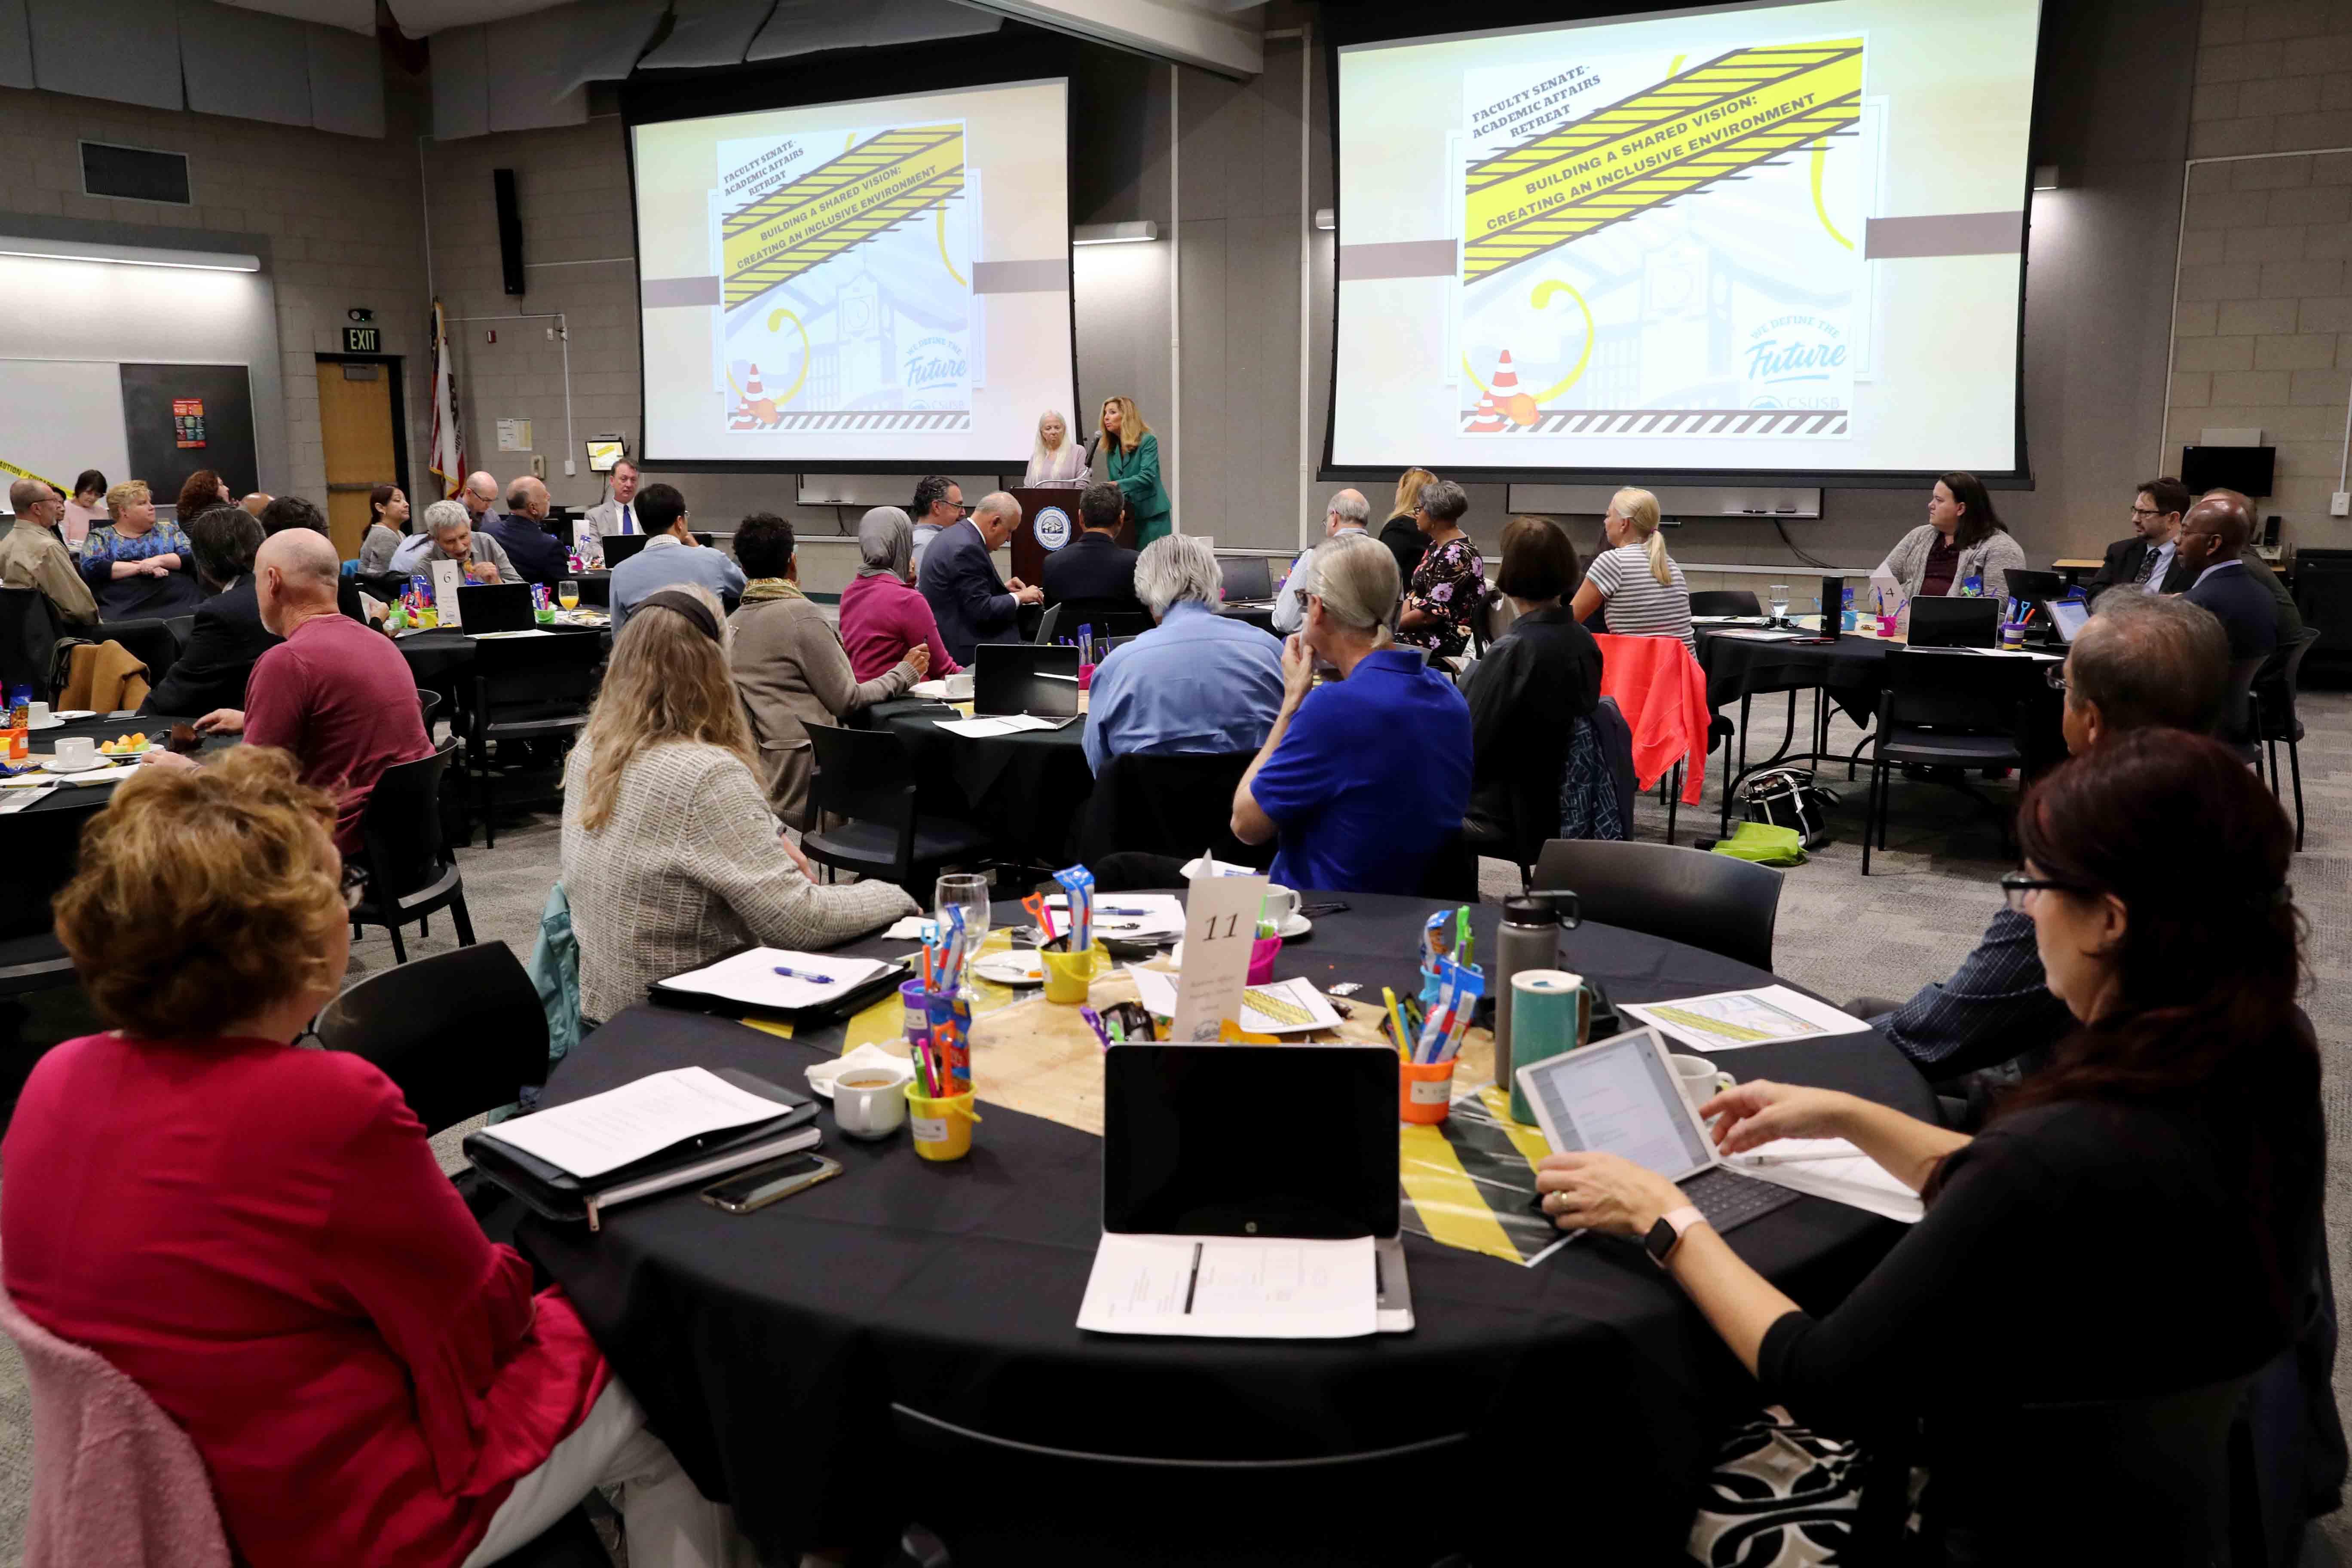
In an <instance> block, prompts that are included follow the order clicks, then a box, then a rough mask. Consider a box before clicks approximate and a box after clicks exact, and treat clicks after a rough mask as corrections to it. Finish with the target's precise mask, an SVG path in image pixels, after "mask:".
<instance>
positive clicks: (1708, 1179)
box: [1675, 1165, 1803, 1235]
mask: <svg viewBox="0 0 2352 1568" xmlns="http://www.w3.org/2000/svg"><path fill="white" fill-rule="evenodd" d="M1675 1185H1676V1186H1679V1187H1680V1188H1682V1190H1683V1195H1684V1196H1685V1197H1686V1198H1688V1199H1690V1201H1691V1205H1692V1206H1693V1207H1695V1208H1696V1209H1697V1210H1698V1212H1699V1213H1701V1214H1703V1215H1706V1223H1707V1224H1709V1225H1711V1226H1714V1227H1715V1229H1716V1233H1717V1235H1721V1234H1722V1233H1723V1232H1725V1231H1727V1230H1729V1229H1731V1228H1732V1227H1733V1226H1738V1225H1745V1224H1747V1223H1748V1221H1749V1220H1751V1219H1754V1218H1755V1217H1756V1216H1757V1215H1760V1214H1770V1213H1771V1212H1772V1211H1773V1210H1774V1209H1777V1208H1781V1207H1784V1206H1785V1205H1789V1204H1792V1203H1795V1202H1796V1201H1797V1199H1798V1198H1799V1197H1801V1196H1802V1195H1803V1194H1800V1193H1798V1192H1796V1191H1795V1190H1794V1189H1792V1188H1789V1187H1784V1186H1781V1185H1780V1184H1778V1183H1775V1182H1759V1181H1758V1180H1757V1179H1756V1178H1755V1177H1753V1176H1742V1175H1738V1174H1736V1173H1733V1172H1730V1171H1727V1170H1725V1169H1724V1168H1723V1167H1722V1166H1720V1165H1717V1166H1712V1167H1710V1168H1708V1169H1706V1170H1704V1171H1701V1172H1700V1173H1698V1174H1697V1175H1696V1176H1692V1177H1690V1178H1689V1179H1687V1180H1685V1181H1682V1182H1677V1183H1676V1184H1675Z"/></svg>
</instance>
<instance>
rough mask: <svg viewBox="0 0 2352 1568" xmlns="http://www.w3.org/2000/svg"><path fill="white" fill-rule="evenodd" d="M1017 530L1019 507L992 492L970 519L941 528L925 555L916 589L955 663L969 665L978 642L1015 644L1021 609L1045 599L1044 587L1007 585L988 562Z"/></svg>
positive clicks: (1020, 583)
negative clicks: (990, 555)
mask: <svg viewBox="0 0 2352 1568" xmlns="http://www.w3.org/2000/svg"><path fill="white" fill-rule="evenodd" d="M1020 526H1021V503H1020V502H1019V501H1017V500H1013V498H1012V497H1011V496H1009V495H1006V494H1005V493H1004V492H1003V490H994V491H992V492H990V494H989V495H988V496H987V497H985V498H984V499H983V500H982V501H981V503H980V505H979V506H977V507H975V508H973V509H972V513H971V516H970V517H968V518H965V519H964V520H963V521H961V522H958V523H956V524H954V525H953V526H952V527H950V528H945V529H942V530H941V531H940V532H939V534H938V535H937V537H935V538H933V539H932V541H931V543H930V548H929V549H928V550H926V551H924V552H923V565H922V569H921V571H920V572H919V573H918V574H917V576H916V584H915V585H916V586H917V587H919V588H920V589H921V590H922V594H923V597H924V599H925V600H927V601H928V602H929V605H930V606H931V617H932V618H933V619H934V620H936V621H938V622H939V624H940V643H941V645H943V646H944V647H946V648H947V650H948V652H949V653H950V654H951V655H953V656H954V658H955V661H956V662H957V663H958V664H970V663H971V661H972V658H973V654H974V650H975V649H977V648H978V647H980V645H981V644H982V643H984V642H1017V641H1019V640H1020V637H1021V606H1022V605H1034V604H1036V603H1038V602H1039V601H1041V600H1042V599H1044V598H1045V590H1044V589H1043V588H1033V587H1031V586H1030V585H1029V584H1026V583H1024V582H1023V581H1021V579H1020V578H1018V577H1015V578H1013V580H1012V581H1011V582H1010V583H1008V582H1006V581H1005V580H1004V579H1003V578H1002V577H1000V576H998V575H997V574H996V563H994V562H992V561H991V560H989V558H988V556H989V552H991V551H992V550H1002V549H1003V547H1004V545H1005V542H1007V541H1008V540H1010V539H1011V538H1012V537H1013V530H1014V529H1016V528H1018V527H1020Z"/></svg>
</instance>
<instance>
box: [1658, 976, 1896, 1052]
mask: <svg viewBox="0 0 2352 1568" xmlns="http://www.w3.org/2000/svg"><path fill="white" fill-rule="evenodd" d="M1617 1010H1618V1011H1619V1012H1621V1013H1630V1014H1631V1015H1633V1016H1634V1017H1636V1018H1639V1019H1640V1020H1641V1021H1642V1022H1643V1023H1644V1024H1651V1025H1654V1026H1656V1027H1657V1028H1658V1029H1660V1030H1662V1031H1663V1032H1664V1033H1665V1034H1666V1035H1668V1036H1669V1037H1673V1038H1675V1039H1677V1040H1680V1041H1681V1042H1682V1043H1683V1044H1684V1045H1686V1046H1691V1047H1696V1049H1699V1050H1702V1051H1731V1050H1738V1048H1739V1047H1742V1046H1762V1045H1769V1044H1770V1043H1771V1042H1773V1041H1775V1040H1810V1039H1819V1038H1822V1037H1824V1036H1828V1035H1859V1034H1861V1033H1862V1032H1863V1031H1864V1030H1865V1029H1867V1028H1869V1027H1870V1026H1869V1025H1867V1024H1865V1023H1864V1022H1863V1021H1862V1020H1861V1019H1859V1018H1854V1017H1850V1016H1847V1015H1845V1014H1843V1013H1841V1012H1839V1011H1838V1010H1837V1009H1836V1008H1834V1007H1832V1006H1831V1005H1829V1004H1828V1003H1826V1002H1816V1001H1814V1000H1813V999H1812V998H1811V997H1810V996H1807V995H1804V994H1801V993H1799V992H1796V991H1792V990H1790V988H1789V987H1788V986H1786V985H1765V986H1760V987H1759V988H1757V989H1756V990H1753V991H1718V992H1716V993H1715V994H1713V995H1709V996H1686V997H1684V998H1682V999H1681V1000H1679V1001H1674V1002H1621V1003H1619V1004H1618V1005H1617Z"/></svg>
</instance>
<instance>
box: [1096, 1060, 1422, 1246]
mask: <svg viewBox="0 0 2352 1568" xmlns="http://www.w3.org/2000/svg"><path fill="white" fill-rule="evenodd" d="M1396 1085H1397V1070H1396V1052H1394V1051H1392V1050H1390V1049H1388V1048H1386V1047H1358V1046H1178V1045H1121V1046H1114V1047H1111V1049H1110V1051H1109V1052H1108V1054H1107V1055H1106V1056H1105V1057H1104V1058H1103V1228H1104V1229H1105V1230H1108V1231H1122V1232H1128V1233H1131V1234H1142V1235H1149V1236H1258V1237H1307V1238H1335V1239H1336V1238H1341V1237H1358V1236H1374V1237H1390V1236H1394V1235H1395V1234H1396V1233H1397V1211H1398V1193H1397V1158H1398V1144H1397V1088H1396ZM1285 1108H1287V1109H1285Z"/></svg>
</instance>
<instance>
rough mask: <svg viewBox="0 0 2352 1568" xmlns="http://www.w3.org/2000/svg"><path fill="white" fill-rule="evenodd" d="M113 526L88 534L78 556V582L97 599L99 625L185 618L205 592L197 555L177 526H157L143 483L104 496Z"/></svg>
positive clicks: (127, 484) (132, 481)
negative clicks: (198, 577) (199, 581)
mask: <svg viewBox="0 0 2352 1568" xmlns="http://www.w3.org/2000/svg"><path fill="white" fill-rule="evenodd" d="M106 510H107V511H108V512H109V513H110V514H111V516H112V518H113V521H111V522H109V523H108V524H106V525H105V526H104V527H103V528H96V529H92V530H91V531H90V535H89V539H88V540H87V541H86V542H84V543H83V546H82V552H81V579H82V581H83V582H85V583H87V584H89V589H90V592H91V594H92V595H95V596H96V597H97V599H98V614H99V618H100V620H105V621H127V620H131V619H134V618H136V617H139V616H178V615H184V614H185V613H187V612H188V611H190V610H193V609H194V608H195V607H196V601H197V600H199V599H201V598H203V597H204V590H203V589H201V588H199V587H197V586H196V562H195V554H196V552H195V550H194V547H193V546H191V545H190V544H189V543H188V536H187V534H186V532H185V531H183V530H182V529H181V527H180V525H179V524H178V523H176V522H158V521H155V500H154V498H153V497H152V496H151V495H149V494H148V493H147V486H146V484H145V483H144V482H143V481H142V480H139V479H125V480H123V481H122V483H121V484H119V485H117V486H115V487H114V488H113V489H110V490H109V491H107V492H106Z"/></svg>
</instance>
